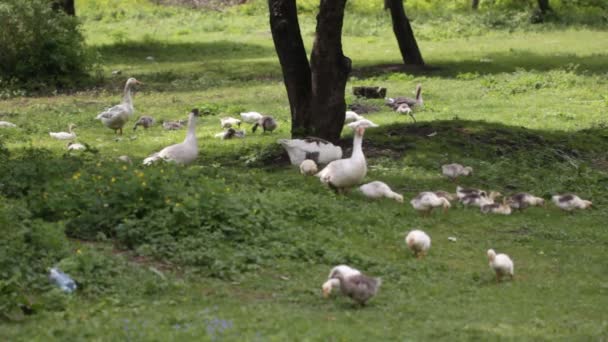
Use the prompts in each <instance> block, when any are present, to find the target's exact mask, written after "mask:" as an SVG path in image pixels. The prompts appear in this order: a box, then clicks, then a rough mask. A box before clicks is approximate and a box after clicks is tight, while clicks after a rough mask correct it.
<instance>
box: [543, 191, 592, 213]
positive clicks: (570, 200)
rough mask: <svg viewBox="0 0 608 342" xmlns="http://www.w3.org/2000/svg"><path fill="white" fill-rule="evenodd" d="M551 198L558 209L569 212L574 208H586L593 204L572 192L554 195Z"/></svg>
mask: <svg viewBox="0 0 608 342" xmlns="http://www.w3.org/2000/svg"><path fill="white" fill-rule="evenodd" d="M551 200H552V201H553V203H555V205H557V206H558V207H559V208H560V209H562V210H565V211H570V212H571V211H572V210H574V209H587V208H589V207H591V206H592V205H593V203H592V202H591V201H587V200H583V199H581V198H580V197H578V196H576V195H573V194H566V195H554V196H553V197H551Z"/></svg>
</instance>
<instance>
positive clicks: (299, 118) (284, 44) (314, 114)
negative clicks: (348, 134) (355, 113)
mask: <svg viewBox="0 0 608 342" xmlns="http://www.w3.org/2000/svg"><path fill="white" fill-rule="evenodd" d="M345 4H346V0H321V4H320V7H319V14H318V16H317V31H316V36H315V42H314V45H313V50H312V54H311V58H310V64H309V63H308V59H307V57H306V50H305V48H304V43H303V41H302V34H301V33H300V27H299V24H298V13H297V8H296V2H295V0H268V10H269V11H270V30H271V32H272V39H273V41H274V46H275V49H276V51H277V55H278V57H279V62H280V64H281V70H282V72H283V81H284V83H285V88H286V89H287V97H288V98H289V106H290V110H291V135H292V137H294V138H295V137H304V136H309V135H313V136H316V137H319V138H323V139H326V140H329V141H334V142H335V141H337V140H338V139H339V138H340V133H341V131H342V126H343V125H344V112H345V111H346V103H345V101H344V90H345V88H346V80H347V78H348V74H349V72H350V69H351V61H350V59H349V58H347V57H345V56H344V54H343V53H342V21H343V19H344V6H345Z"/></svg>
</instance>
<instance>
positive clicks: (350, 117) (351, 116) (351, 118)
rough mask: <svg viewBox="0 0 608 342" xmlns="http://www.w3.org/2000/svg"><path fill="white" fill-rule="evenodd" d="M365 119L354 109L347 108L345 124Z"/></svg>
mask: <svg viewBox="0 0 608 342" xmlns="http://www.w3.org/2000/svg"><path fill="white" fill-rule="evenodd" d="M363 119H365V118H364V117H363V116H361V115H359V114H357V113H355V112H353V111H352V110H347V111H346V113H345V114H344V124H345V125H346V124H348V123H351V122H355V121H359V120H363Z"/></svg>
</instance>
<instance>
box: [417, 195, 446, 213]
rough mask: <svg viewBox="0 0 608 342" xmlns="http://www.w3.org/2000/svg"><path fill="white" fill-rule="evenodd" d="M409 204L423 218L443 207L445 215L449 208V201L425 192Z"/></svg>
mask: <svg viewBox="0 0 608 342" xmlns="http://www.w3.org/2000/svg"><path fill="white" fill-rule="evenodd" d="M410 204H411V205H412V207H413V208H414V209H415V210H416V211H418V212H419V213H421V214H422V215H423V216H426V215H429V214H430V213H431V211H432V210H433V209H434V208H438V207H443V212H444V213H445V212H446V211H447V210H448V208H450V207H451V204H450V201H448V200H447V198H445V197H439V196H437V194H435V193H434V192H430V191H425V192H421V193H419V194H418V195H417V196H416V197H414V198H413V199H412V200H411V201H410Z"/></svg>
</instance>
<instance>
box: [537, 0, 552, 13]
mask: <svg viewBox="0 0 608 342" xmlns="http://www.w3.org/2000/svg"><path fill="white" fill-rule="evenodd" d="M538 9H539V10H540V13H541V14H543V15H544V14H547V12H551V6H549V0H538Z"/></svg>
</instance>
